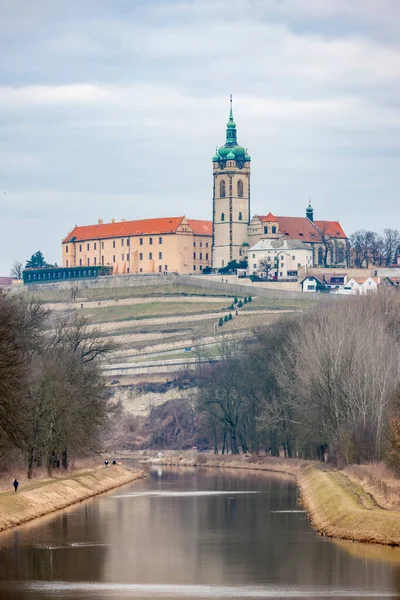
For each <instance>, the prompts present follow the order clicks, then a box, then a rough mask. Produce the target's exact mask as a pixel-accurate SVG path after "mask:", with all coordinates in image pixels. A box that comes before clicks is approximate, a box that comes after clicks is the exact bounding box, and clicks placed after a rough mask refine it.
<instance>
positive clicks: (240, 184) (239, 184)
mask: <svg viewBox="0 0 400 600" xmlns="http://www.w3.org/2000/svg"><path fill="white" fill-rule="evenodd" d="M237 195H238V197H239V198H243V181H242V180H241V179H239V181H238V182H237Z"/></svg>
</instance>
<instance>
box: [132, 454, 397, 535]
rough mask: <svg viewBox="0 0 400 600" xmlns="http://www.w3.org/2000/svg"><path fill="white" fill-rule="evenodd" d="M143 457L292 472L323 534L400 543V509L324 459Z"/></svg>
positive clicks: (164, 461) (144, 458) (152, 460)
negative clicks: (381, 500)
mask: <svg viewBox="0 0 400 600" xmlns="http://www.w3.org/2000/svg"><path fill="white" fill-rule="evenodd" d="M137 457H138V458H140V460H141V461H142V462H144V463H147V464H159V465H179V466H201V467H216V468H231V469H251V470H260V471H275V472H279V473H286V474H288V475H292V476H293V477H295V479H296V482H297V485H298V487H299V491H300V497H301V502H302V504H303V505H304V507H305V509H306V510H307V513H308V516H309V519H310V521H311V523H312V525H313V527H314V528H315V529H316V530H317V531H319V532H320V533H322V534H324V535H326V536H329V537H333V538H339V539H344V540H352V541H357V542H369V543H378V544H386V545H391V546H399V545H400V511H399V510H396V509H388V508H385V507H383V506H382V505H381V504H380V503H379V502H378V501H377V500H376V499H375V497H374V496H373V495H372V494H371V492H370V490H368V491H366V490H365V489H363V487H362V486H361V485H360V484H358V483H357V482H356V481H354V480H352V479H350V478H349V477H348V476H347V474H346V473H345V472H344V471H336V470H334V469H332V468H330V467H328V466H327V465H326V464H324V463H318V462H315V461H303V460H298V459H281V458H273V457H259V456H245V455H238V456H231V455H225V456H214V455H206V454H201V453H194V452H189V453H176V452H175V453H173V452H170V453H165V456H161V457H160V456H153V457H151V456H143V455H141V456H140V457H139V456H137Z"/></svg>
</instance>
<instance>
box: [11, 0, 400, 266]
mask: <svg viewBox="0 0 400 600" xmlns="http://www.w3.org/2000/svg"><path fill="white" fill-rule="evenodd" d="M399 17H400V2H399V0H351V2H350V1H349V0H218V1H216V0H84V1H83V0H68V2H55V1H54V0H35V1H34V2H32V1H31V0H12V2H10V1H9V0H0V132H1V134H0V201H1V206H0V218H1V236H0V250H1V251H0V275H7V274H8V273H9V270H10V267H11V264H12V262H13V261H14V260H20V261H22V262H23V263H24V264H25V261H26V260H27V258H29V257H30V256H31V254H33V253H34V252H36V251H37V250H39V249H40V250H42V252H43V253H44V255H45V258H46V259H47V261H48V262H51V263H53V262H58V263H59V264H60V262H61V240H62V238H63V237H65V236H66V235H67V234H68V233H69V232H70V231H71V230H72V229H73V227H74V226H75V225H85V224H91V223H95V222H97V219H98V218H102V219H103V220H104V222H107V221H110V220H111V219H112V218H115V219H116V220H120V219H122V218H125V219H127V220H130V219H142V218H151V217H161V216H178V215H183V214H184V215H186V216H187V217H190V218H197V219H211V217H212V162H211V160H212V156H213V154H214V152H215V148H216V146H219V145H222V144H223V143H224V141H225V125H226V122H227V119H228V116H229V95H230V94H233V109H234V118H235V121H236V124H237V130H238V141H239V143H240V144H241V145H243V146H245V147H246V148H248V152H249V154H250V155H251V157H252V163H251V169H252V175H251V178H252V179H251V212H252V214H260V215H261V214H267V213H268V212H270V211H271V212H272V213H274V214H275V215H285V216H304V215H305V209H306V206H307V204H308V200H309V198H310V197H311V202H312V205H313V207H314V215H315V218H316V219H329V220H340V222H341V224H342V226H343V228H344V230H345V231H346V233H347V235H350V233H352V232H353V231H355V230H356V229H361V228H362V229H373V230H375V231H382V230H383V229H384V228H385V227H395V228H400V201H399V196H400V194H399V192H400V135H399V134H400V18H399Z"/></svg>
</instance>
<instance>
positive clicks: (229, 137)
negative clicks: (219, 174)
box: [213, 94, 251, 162]
mask: <svg viewBox="0 0 400 600" xmlns="http://www.w3.org/2000/svg"><path fill="white" fill-rule="evenodd" d="M220 160H240V161H250V160H251V157H250V156H249V155H248V154H247V149H246V150H245V149H244V148H243V146H239V144H238V143H237V132H236V123H235V121H234V120H233V109H232V94H231V97H230V110H229V120H228V123H227V124H226V142H225V144H224V145H223V146H221V147H220V148H218V149H217V151H216V153H215V154H214V156H213V162H218V161H220Z"/></svg>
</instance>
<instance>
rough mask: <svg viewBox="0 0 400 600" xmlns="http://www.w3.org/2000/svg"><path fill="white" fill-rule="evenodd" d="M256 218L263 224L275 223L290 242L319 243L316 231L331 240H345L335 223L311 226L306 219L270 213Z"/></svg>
mask: <svg viewBox="0 0 400 600" xmlns="http://www.w3.org/2000/svg"><path fill="white" fill-rule="evenodd" d="M258 218H259V219H260V221H262V222H263V223H270V222H277V223H278V226H279V233H280V234H283V235H284V236H285V237H287V238H288V239H292V240H302V241H303V242H321V234H320V233H319V231H318V229H321V231H322V230H323V231H325V232H326V234H327V235H328V236H329V237H331V238H346V234H345V233H344V231H343V229H342V227H341V226H340V224H339V223H338V222H337V221H314V224H313V223H312V222H311V221H310V220H309V219H307V218H306V217H275V216H274V215H273V214H272V213H268V215H267V216H266V217H260V216H259V217H258ZM317 228H318V229H317Z"/></svg>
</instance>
